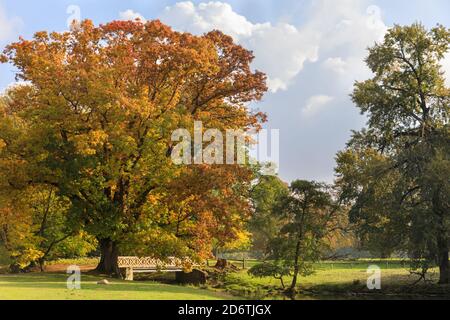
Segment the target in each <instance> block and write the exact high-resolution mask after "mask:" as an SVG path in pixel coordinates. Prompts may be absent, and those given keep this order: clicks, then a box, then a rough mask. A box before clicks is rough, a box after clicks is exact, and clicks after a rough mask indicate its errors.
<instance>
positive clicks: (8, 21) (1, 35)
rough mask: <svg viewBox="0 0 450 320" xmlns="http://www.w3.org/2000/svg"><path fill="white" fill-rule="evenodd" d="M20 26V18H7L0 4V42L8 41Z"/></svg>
mask: <svg viewBox="0 0 450 320" xmlns="http://www.w3.org/2000/svg"><path fill="white" fill-rule="evenodd" d="M22 24H23V22H22V20H21V19H20V18H18V17H8V16H7V14H6V12H5V10H4V9H3V8H2V7H1V4H0V41H5V40H9V39H10V38H11V37H12V36H13V35H14V34H15V33H16V32H17V30H18V29H19V28H20V27H21V26H22Z"/></svg>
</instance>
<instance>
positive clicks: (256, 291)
mask: <svg viewBox="0 0 450 320" xmlns="http://www.w3.org/2000/svg"><path fill="white" fill-rule="evenodd" d="M252 264H253V262H252V261H249V265H252ZM236 265H237V266H238V264H236ZM241 265H242V264H241ZM370 265H377V266H379V267H380V269H381V291H369V290H368V289H367V278H368V276H369V274H367V268H368V266H370ZM314 267H315V272H314V274H312V275H309V276H306V277H299V279H298V282H297V283H298V286H299V289H300V292H302V293H303V296H301V295H300V296H299V297H298V298H299V299H302V298H308V297H311V296H313V295H316V297H318V298H324V297H325V296H330V297H332V298H346V297H349V296H351V295H352V294H355V295H356V294H360V295H364V294H371V295H372V296H375V295H386V294H387V295H389V296H393V297H394V296H397V297H403V298H408V297H409V296H412V295H416V296H420V295H423V296H426V295H429V296H440V297H448V298H450V286H438V285H436V280H437V278H438V274H437V270H431V271H430V275H429V276H430V279H431V280H433V281H434V282H429V283H420V284H418V285H415V286H411V285H412V284H413V283H414V282H415V281H416V280H417V276H415V275H411V273H410V272H409V269H408V267H407V265H406V264H404V263H403V262H402V261H400V260H398V261H392V260H376V261H367V260H356V261H330V262H322V263H317V264H315V266H314ZM291 280H292V279H291V277H285V279H284V282H285V285H286V286H289V284H290V282H291ZM223 286H224V288H225V289H226V290H227V291H228V292H231V293H233V294H235V295H239V296H246V297H249V298H256V299H259V298H264V297H268V298H277V296H278V297H279V293H280V291H279V288H280V280H278V279H275V278H272V277H264V278H255V277H252V276H250V275H248V273H247V270H240V271H238V272H236V273H230V274H228V275H227V276H226V277H225V279H224V281H223Z"/></svg>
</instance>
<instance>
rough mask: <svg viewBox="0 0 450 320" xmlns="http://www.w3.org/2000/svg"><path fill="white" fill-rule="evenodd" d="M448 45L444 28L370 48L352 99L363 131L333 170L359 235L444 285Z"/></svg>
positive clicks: (412, 32)
mask: <svg viewBox="0 0 450 320" xmlns="http://www.w3.org/2000/svg"><path fill="white" fill-rule="evenodd" d="M449 39H450V31H449V29H447V28H445V27H443V26H437V27H436V28H433V29H431V30H429V31H428V30H426V29H425V28H424V27H423V26H422V25H421V24H419V23H415V24H413V25H411V26H405V27H402V26H395V27H393V28H392V29H390V30H389V31H388V33H387V34H386V36H385V39H384V42H383V43H379V44H376V45H375V46H373V47H372V48H370V49H369V56H368V58H367V59H366V62H367V65H368V66H369V68H370V69H371V70H372V71H373V73H374V77H373V78H372V79H370V80H367V81H364V82H357V83H356V84H355V89H354V92H353V95H352V98H353V101H354V103H355V104H356V106H357V107H358V108H359V109H360V110H361V113H363V114H365V115H366V116H367V117H368V122H367V128H366V129H363V130H362V131H360V132H355V133H354V134H353V137H352V139H351V140H350V142H349V143H348V146H347V149H346V150H345V151H343V152H340V153H339V154H338V156H337V162H338V166H337V170H336V171H337V175H338V181H337V183H338V185H339V186H340V187H341V190H342V196H343V198H345V199H347V200H348V201H349V203H350V204H352V209H351V210H350V218H351V220H352V222H353V223H355V224H356V225H357V226H358V229H359V234H360V235H361V236H362V237H363V238H364V239H365V240H366V241H367V242H368V243H371V244H372V245H373V244H374V243H375V244H376V243H377V242H378V245H379V246H383V245H387V246H388V248H389V249H390V250H394V249H397V250H400V251H403V252H408V253H409V255H410V257H411V258H413V261H415V262H420V261H422V262H423V263H424V264H427V265H428V264H429V262H430V261H433V262H434V263H436V264H438V265H439V269H440V283H449V263H448V258H449V255H448V253H449V239H450V238H449V230H450V228H449V227H450V221H449V217H450V210H449V194H450V192H449V190H450V186H449V179H448V177H449V175H450V162H449V148H450V141H449V140H450V135H449V126H448V112H449V101H450V91H449V88H448V87H446V85H445V79H444V74H443V71H442V69H441V66H440V61H441V60H442V59H443V57H444V55H445V53H446V52H447V51H448V49H449ZM414 265H417V264H415V263H414Z"/></svg>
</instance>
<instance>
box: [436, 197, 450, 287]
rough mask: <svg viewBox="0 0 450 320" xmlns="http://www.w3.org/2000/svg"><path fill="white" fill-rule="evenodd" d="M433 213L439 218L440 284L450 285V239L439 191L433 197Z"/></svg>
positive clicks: (438, 256) (438, 255)
mask: <svg viewBox="0 0 450 320" xmlns="http://www.w3.org/2000/svg"><path fill="white" fill-rule="evenodd" d="M433 211H434V213H435V214H436V215H437V216H438V218H439V229H438V230H437V249H438V253H437V258H438V264H439V284H448V283H449V278H450V270H449V263H448V251H449V238H448V231H447V225H446V221H445V215H446V210H445V209H444V206H443V205H442V201H441V198H440V193H439V190H438V191H436V192H435V193H434V196H433Z"/></svg>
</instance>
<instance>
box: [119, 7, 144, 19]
mask: <svg viewBox="0 0 450 320" xmlns="http://www.w3.org/2000/svg"><path fill="white" fill-rule="evenodd" d="M119 17H120V19H121V20H136V19H140V20H141V21H142V22H145V18H144V17H143V16H142V15H141V14H140V13H138V12H134V11H133V10H131V9H128V10H125V11H121V12H120V13H119Z"/></svg>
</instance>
